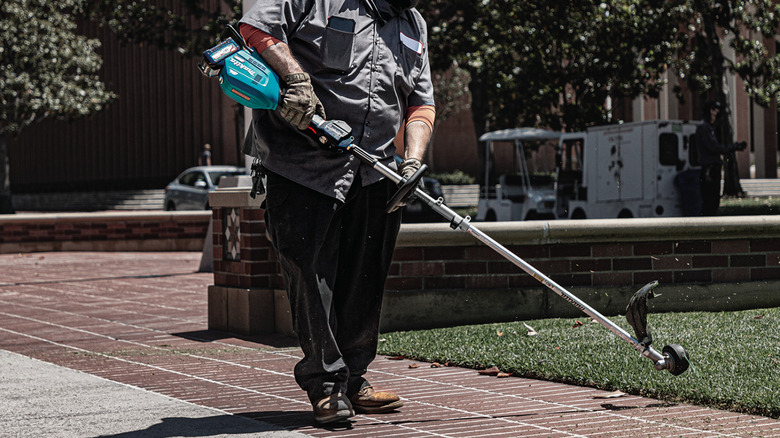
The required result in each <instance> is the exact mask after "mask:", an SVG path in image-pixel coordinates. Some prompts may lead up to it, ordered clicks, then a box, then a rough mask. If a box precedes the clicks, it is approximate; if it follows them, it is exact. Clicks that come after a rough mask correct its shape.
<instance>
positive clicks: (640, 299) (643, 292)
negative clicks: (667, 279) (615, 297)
mask: <svg viewBox="0 0 780 438" xmlns="http://www.w3.org/2000/svg"><path fill="white" fill-rule="evenodd" d="M656 286H658V282H657V281H651V282H650V283H647V284H646V285H645V286H644V287H642V289H639V290H638V291H636V293H635V294H634V296H633V297H631V300H629V302H628V307H626V320H627V321H628V323H629V324H630V325H631V327H633V328H634V332H636V338H637V340H639V343H640V344H642V345H643V346H645V347H649V346H650V344H652V343H653V336H652V335H651V334H650V330H648V329H647V300H649V299H650V298H653V297H654V296H655V295H653V288H655V287H656Z"/></svg>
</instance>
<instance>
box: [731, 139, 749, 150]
mask: <svg viewBox="0 0 780 438" xmlns="http://www.w3.org/2000/svg"><path fill="white" fill-rule="evenodd" d="M734 146H735V149H736V150H738V151H744V150H745V149H747V142H746V141H741V142H739V143H737V144H735V145H734Z"/></svg>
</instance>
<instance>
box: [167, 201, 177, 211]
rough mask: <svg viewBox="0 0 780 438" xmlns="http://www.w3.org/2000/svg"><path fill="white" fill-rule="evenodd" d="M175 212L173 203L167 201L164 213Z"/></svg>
mask: <svg viewBox="0 0 780 438" xmlns="http://www.w3.org/2000/svg"><path fill="white" fill-rule="evenodd" d="M175 210H176V204H174V203H173V201H168V203H167V204H165V211H175Z"/></svg>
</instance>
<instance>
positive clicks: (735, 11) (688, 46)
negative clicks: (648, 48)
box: [671, 0, 780, 107]
mask: <svg viewBox="0 0 780 438" xmlns="http://www.w3.org/2000/svg"><path fill="white" fill-rule="evenodd" d="M680 3H681V5H680V7H681V8H682V9H684V16H686V17H690V18H689V20H687V21H685V22H684V24H686V25H687V26H686V27H684V28H683V29H684V30H683V32H680V34H679V38H678V40H679V42H680V43H681V44H680V45H679V48H680V50H679V52H678V54H677V56H676V57H675V58H674V59H673V60H672V61H673V62H672V64H671V65H672V67H673V69H674V70H675V71H676V73H677V74H678V75H679V77H680V78H681V79H683V80H685V82H686V84H687V85H688V88H689V89H691V90H692V91H694V92H696V93H700V94H701V95H709V97H710V98H711V99H714V100H720V101H721V102H722V103H724V104H725V103H726V102H725V90H724V89H723V75H724V74H725V73H726V72H727V71H728V72H731V73H734V74H736V75H738V76H739V77H741V78H742V79H743V80H744V82H745V90H746V91H747V93H748V94H749V95H750V97H751V98H752V99H753V100H754V101H755V102H756V103H758V104H759V105H762V106H765V107H766V106H767V105H769V103H770V102H771V101H772V100H773V99H777V98H778V90H780V54H775V55H770V53H769V51H768V50H767V48H766V46H765V44H764V41H762V40H763V39H764V38H766V39H768V40H770V41H772V40H774V37H775V35H776V34H777V31H778V26H779V25H780V5H778V4H777V3H776V2H775V1H773V0H728V1H726V0H723V1H718V2H710V1H704V0H687V1H681V2H680ZM770 43H771V42H770ZM724 49H729V50H732V51H733V53H734V56H732V57H729V56H725V55H724ZM677 91H678V94H679V88H678V89H677Z"/></svg>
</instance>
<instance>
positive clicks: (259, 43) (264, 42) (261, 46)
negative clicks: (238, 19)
mask: <svg viewBox="0 0 780 438" xmlns="http://www.w3.org/2000/svg"><path fill="white" fill-rule="evenodd" d="M239 30H240V31H241V36H242V37H244V41H246V44H247V45H248V46H249V47H254V49H255V50H257V53H263V52H264V51H265V49H267V48H269V47H271V46H273V45H274V44H276V43H280V42H282V41H281V40H279V39H277V38H274V37H272V36H271V35H268V34H267V33H265V32H263V31H262V30H260V29H258V28H256V27H254V26H251V25H249V24H246V23H241V26H239Z"/></svg>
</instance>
